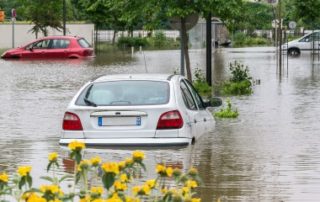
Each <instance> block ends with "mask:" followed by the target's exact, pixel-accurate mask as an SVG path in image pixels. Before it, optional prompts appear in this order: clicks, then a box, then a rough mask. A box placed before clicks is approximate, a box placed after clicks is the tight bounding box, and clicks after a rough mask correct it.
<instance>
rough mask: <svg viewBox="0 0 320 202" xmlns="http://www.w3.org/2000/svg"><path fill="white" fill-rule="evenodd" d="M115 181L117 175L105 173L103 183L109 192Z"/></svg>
mask: <svg viewBox="0 0 320 202" xmlns="http://www.w3.org/2000/svg"><path fill="white" fill-rule="evenodd" d="M114 181H115V175H114V174H113V173H105V174H104V175H103V176H102V183H103V185H104V187H105V188H106V189H107V190H109V189H110V187H112V185H113V183H114Z"/></svg>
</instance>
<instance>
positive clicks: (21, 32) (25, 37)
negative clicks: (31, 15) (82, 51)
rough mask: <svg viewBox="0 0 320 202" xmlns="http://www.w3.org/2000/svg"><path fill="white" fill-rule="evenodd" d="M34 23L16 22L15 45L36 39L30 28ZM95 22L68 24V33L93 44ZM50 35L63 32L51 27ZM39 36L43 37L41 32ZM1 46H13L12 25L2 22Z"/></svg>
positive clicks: (0, 30)
mask: <svg viewBox="0 0 320 202" xmlns="http://www.w3.org/2000/svg"><path fill="white" fill-rule="evenodd" d="M32 26H33V25H32V24H15V28H14V29H15V47H18V46H22V45H24V44H27V43H29V42H31V41H32V40H35V39H36V37H35V34H33V33H32V32H31V31H30V30H31V29H32ZM93 33H94V25H93V24H67V35H72V36H81V37H84V38H85V39H86V40H87V41H88V42H89V43H91V44H93ZM49 35H63V32H59V31H57V30H52V29H49ZM38 37H42V35H41V34H39V36H38ZM0 48H12V25H11V24H0Z"/></svg>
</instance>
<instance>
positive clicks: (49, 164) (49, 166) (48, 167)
mask: <svg viewBox="0 0 320 202" xmlns="http://www.w3.org/2000/svg"><path fill="white" fill-rule="evenodd" d="M52 163H53V162H52V161H50V163H48V166H47V172H49V170H50V168H51V166H52Z"/></svg>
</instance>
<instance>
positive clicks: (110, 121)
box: [98, 116, 141, 126]
mask: <svg viewBox="0 0 320 202" xmlns="http://www.w3.org/2000/svg"><path fill="white" fill-rule="evenodd" d="M98 126H141V117H140V116H137V117H98Z"/></svg>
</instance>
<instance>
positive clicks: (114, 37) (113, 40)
mask: <svg viewBox="0 0 320 202" xmlns="http://www.w3.org/2000/svg"><path fill="white" fill-rule="evenodd" d="M117 33H118V31H117V30H114V31H113V36H112V45H114V44H115V43H116V35H117Z"/></svg>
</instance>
